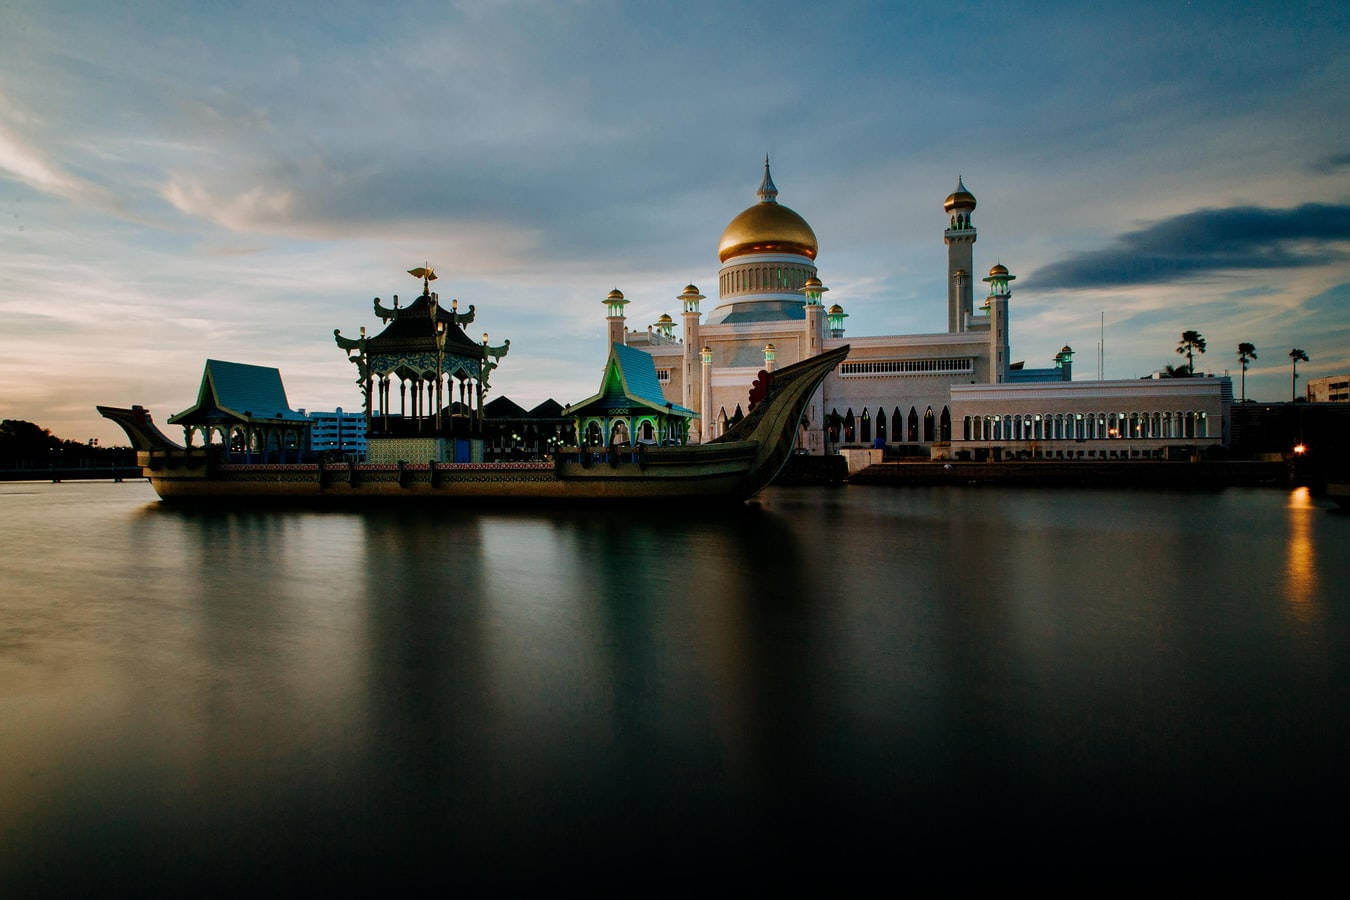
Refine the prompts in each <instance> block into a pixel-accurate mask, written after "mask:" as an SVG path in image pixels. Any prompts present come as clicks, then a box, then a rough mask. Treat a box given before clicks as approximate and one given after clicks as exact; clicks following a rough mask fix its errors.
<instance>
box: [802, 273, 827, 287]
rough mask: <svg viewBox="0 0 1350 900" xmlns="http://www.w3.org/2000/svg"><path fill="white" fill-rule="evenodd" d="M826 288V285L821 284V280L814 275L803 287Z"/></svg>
mask: <svg viewBox="0 0 1350 900" xmlns="http://www.w3.org/2000/svg"><path fill="white" fill-rule="evenodd" d="M824 286H825V285H823V284H821V282H820V279H819V278H817V277H816V276H814V275H812V276H811V277H810V278H808V279H806V283H805V284H803V285H802V287H804V288H818V287H824Z"/></svg>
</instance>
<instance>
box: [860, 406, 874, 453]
mask: <svg viewBox="0 0 1350 900" xmlns="http://www.w3.org/2000/svg"><path fill="white" fill-rule="evenodd" d="M858 432H859V434H858V440H860V441H862V442H863V443H864V444H870V443H872V416H871V415H870V414H868V412H867V410H866V409H864V410H863V411H862V418H861V419H859V420H858Z"/></svg>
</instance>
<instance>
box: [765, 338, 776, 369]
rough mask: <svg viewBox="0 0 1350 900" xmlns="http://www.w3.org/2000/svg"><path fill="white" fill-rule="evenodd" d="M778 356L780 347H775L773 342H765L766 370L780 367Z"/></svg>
mask: <svg viewBox="0 0 1350 900" xmlns="http://www.w3.org/2000/svg"><path fill="white" fill-rule="evenodd" d="M777 357H778V348H777V347H775V346H774V345H773V344H765V345H764V371H765V372H772V371H773V370H774V369H776V368H778V362H777Z"/></svg>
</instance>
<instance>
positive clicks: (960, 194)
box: [942, 175, 975, 212]
mask: <svg viewBox="0 0 1350 900" xmlns="http://www.w3.org/2000/svg"><path fill="white" fill-rule="evenodd" d="M942 208H943V210H945V211H946V212H951V211H952V210H956V209H960V210H963V211H970V210H973V209H974V208H975V195H974V194H972V193H971V192H970V191H968V190H966V185H965V183H964V182H962V181H961V176H960V175H958V176H956V190H954V191H952V192H951V193H950V194H948V195H947V199H946V200H943V201H942Z"/></svg>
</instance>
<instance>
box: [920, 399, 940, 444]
mask: <svg viewBox="0 0 1350 900" xmlns="http://www.w3.org/2000/svg"><path fill="white" fill-rule="evenodd" d="M936 426H937V419H936V417H934V415H933V407H931V406H930V407H928V409H927V410H926V411H925V412H924V414H923V439H924V443H928V444H931V443H932V442H933V441H935V440H937V427H936Z"/></svg>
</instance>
